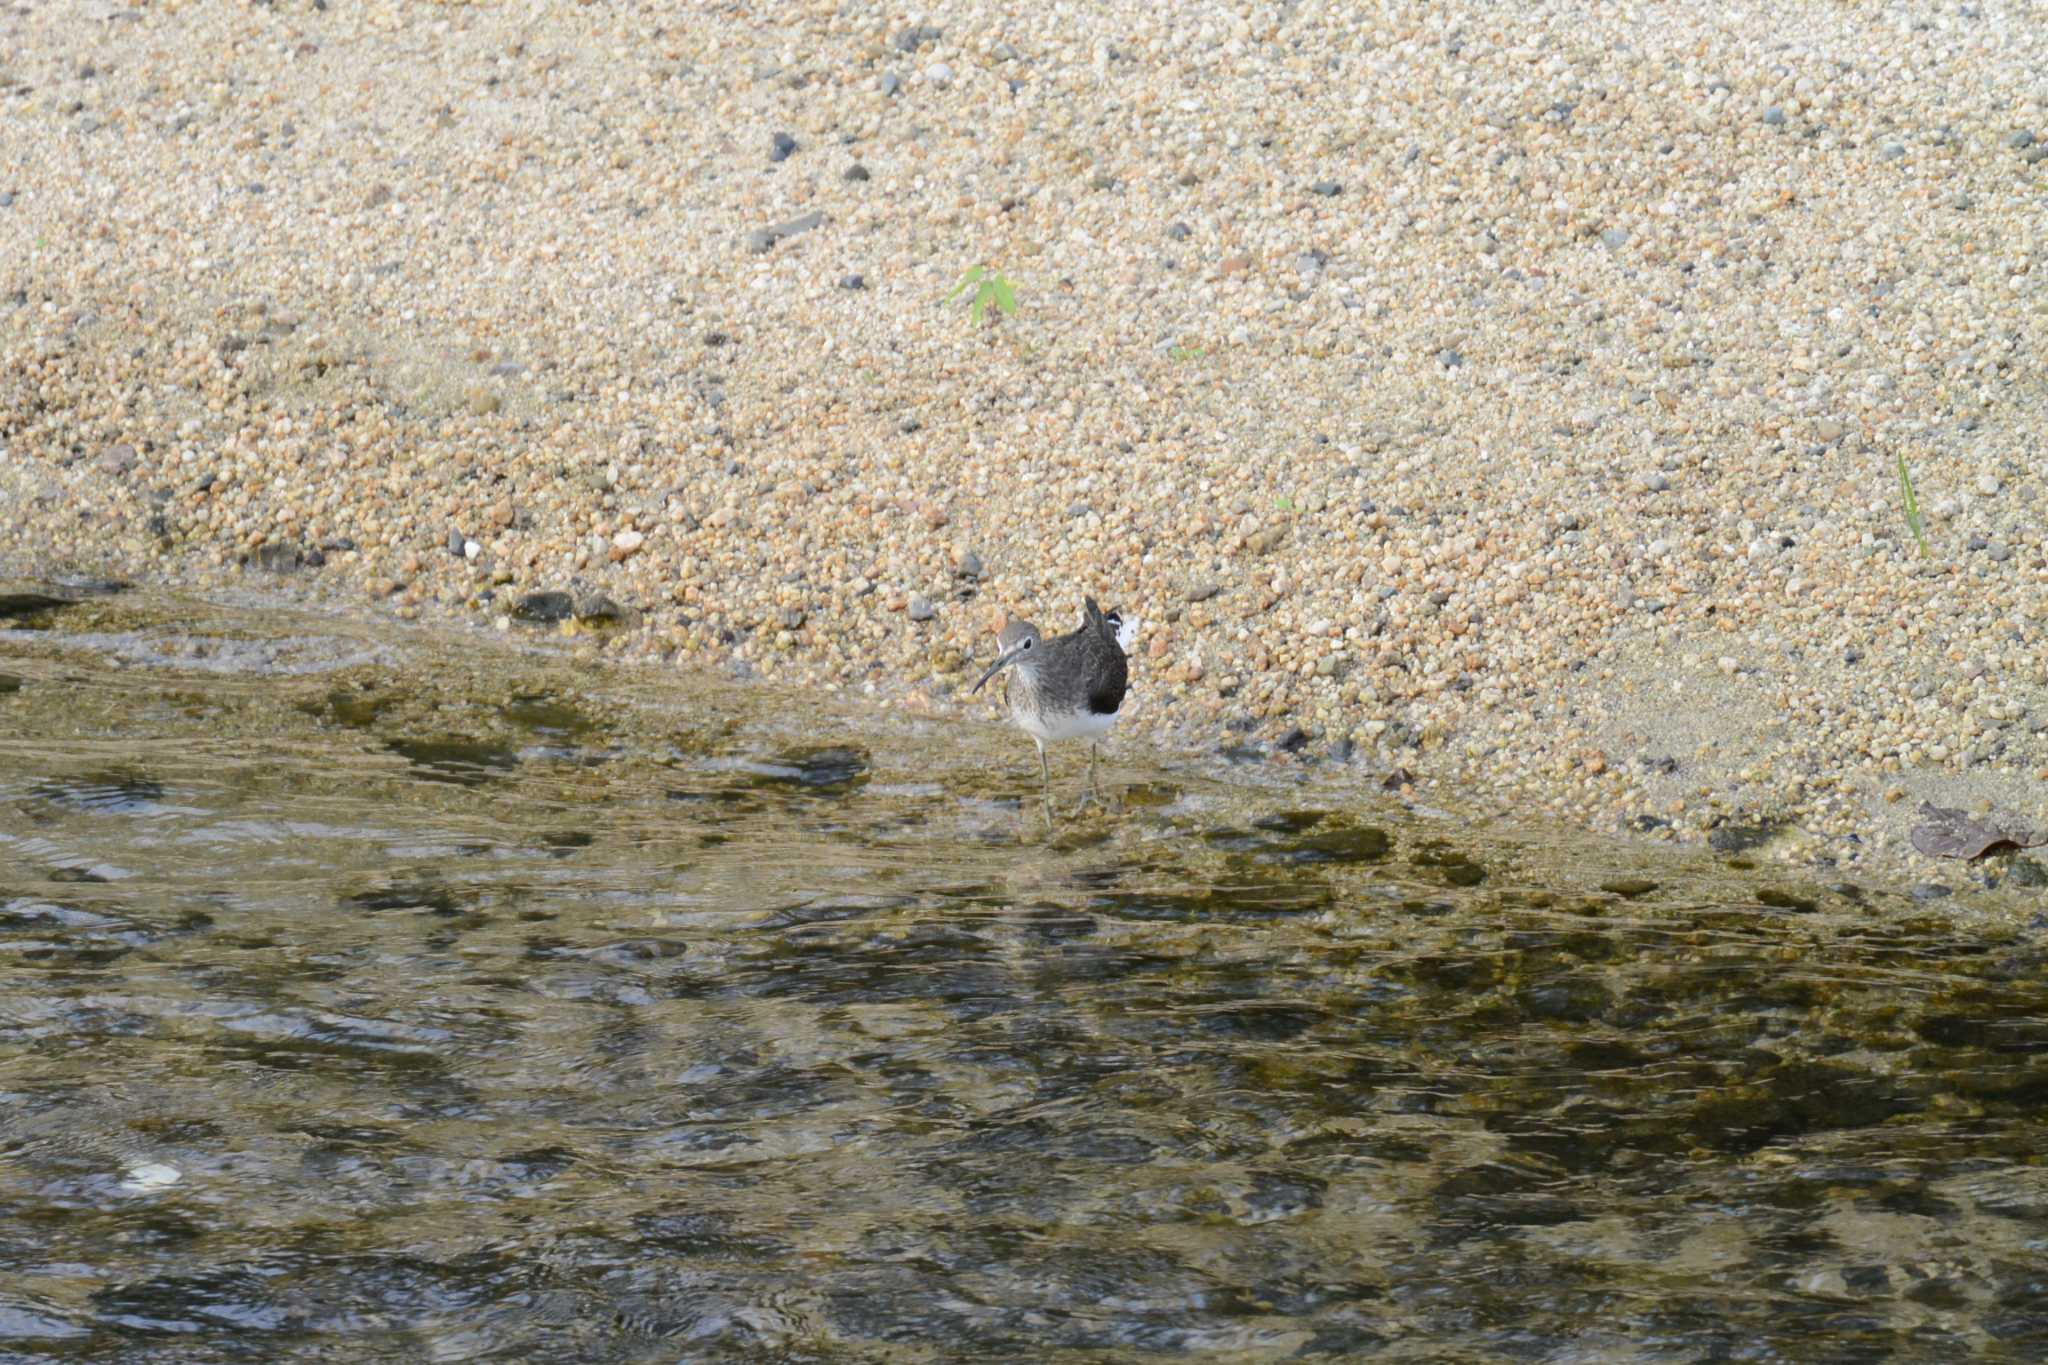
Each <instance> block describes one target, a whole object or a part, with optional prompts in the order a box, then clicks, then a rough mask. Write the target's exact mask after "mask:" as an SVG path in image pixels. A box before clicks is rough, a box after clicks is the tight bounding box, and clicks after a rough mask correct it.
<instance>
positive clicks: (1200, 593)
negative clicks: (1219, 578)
mask: <svg viewBox="0 0 2048 1365" xmlns="http://www.w3.org/2000/svg"><path fill="white" fill-rule="evenodd" d="M1222 591H1223V588H1222V586H1221V585H1220V584H1216V583H1197V584H1195V586H1193V587H1192V588H1189V589H1188V590H1187V592H1186V593H1185V594H1184V595H1185V596H1186V598H1187V599H1188V601H1190V602H1206V601H1208V600H1209V599H1210V598H1212V597H1214V596H1215V595H1216V594H1217V593H1219V592H1222Z"/></svg>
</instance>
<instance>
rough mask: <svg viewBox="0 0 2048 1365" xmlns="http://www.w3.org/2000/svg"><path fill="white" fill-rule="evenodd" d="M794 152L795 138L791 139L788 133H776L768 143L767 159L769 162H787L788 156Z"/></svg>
mask: <svg viewBox="0 0 2048 1365" xmlns="http://www.w3.org/2000/svg"><path fill="white" fill-rule="evenodd" d="M795 150H796V139H795V138H793V137H791V136H790V135H789V134H788V133H777V134H776V135H775V136H774V137H773V138H771V139H770V140H769V142H768V159H769V160H770V161H787V160H789V154H790V153H791V152H793V151H795Z"/></svg>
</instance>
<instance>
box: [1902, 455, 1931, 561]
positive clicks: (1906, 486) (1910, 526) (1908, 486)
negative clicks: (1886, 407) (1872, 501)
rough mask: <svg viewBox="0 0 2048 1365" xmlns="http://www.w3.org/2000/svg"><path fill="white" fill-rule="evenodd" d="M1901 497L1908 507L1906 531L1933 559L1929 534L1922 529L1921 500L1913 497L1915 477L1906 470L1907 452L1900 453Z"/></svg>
mask: <svg viewBox="0 0 2048 1365" xmlns="http://www.w3.org/2000/svg"><path fill="white" fill-rule="evenodd" d="M1898 454H1899V495H1900V498H1901V500H1902V501H1903V502H1904V503H1905V506H1906V529H1907V530H1909V531H1911V532H1912V533H1913V539H1915V540H1917V541H1919V542H1920V553H1921V554H1922V555H1923V556H1927V557H1929V558H1931V557H1932V556H1933V554H1934V551H1932V550H1930V549H1928V548H1927V533H1926V531H1925V530H1923V529H1922V527H1921V522H1920V499H1918V498H1917V497H1915V496H1913V475H1912V474H1911V472H1909V471H1908V470H1907V468H1906V452H1905V451H1903V450H1902V451H1900V452H1899V453H1898Z"/></svg>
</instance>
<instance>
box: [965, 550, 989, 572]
mask: <svg viewBox="0 0 2048 1365" xmlns="http://www.w3.org/2000/svg"><path fill="white" fill-rule="evenodd" d="M985 567H986V566H985V565H983V564H982V562H981V556H980V555H978V554H976V553H975V552H974V551H972V550H969V551H968V552H967V557H966V558H965V559H963V560H961V561H960V576H961V577H962V578H979V577H981V575H982V571H983V569H984V568H985Z"/></svg>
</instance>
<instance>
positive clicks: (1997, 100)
mask: <svg viewBox="0 0 2048 1365" xmlns="http://www.w3.org/2000/svg"><path fill="white" fill-rule="evenodd" d="M1020 9H1022V10H1027V11H1029V12H1028V13H1027V14H1025V15H1024V16H1023V17H1019V16H1018V15H1017V14H1014V13H1012V11H1015V10H1020ZM979 263H986V264H989V265H992V266H995V267H997V268H999V269H1000V270H1002V271H1003V272H1004V274H1005V275H1006V276H1007V277H1008V278H1010V279H1011V280H1013V281H1014V282H1015V284H1016V288H1017V292H1018V298H1019V304H1020V307H1019V310H1018V312H1017V314H1016V315H1015V316H1014V317H1007V318H1002V319H999V320H995V321H990V322H985V323H984V324H983V325H981V326H971V325H969V323H968V319H967V314H966V307H965V304H964V302H962V301H955V302H954V303H952V304H950V305H949V304H946V303H944V302H943V301H942V300H943V296H944V295H945V293H946V291H947V289H948V288H950V287H951V285H952V284H953V282H954V281H955V279H956V278H957V277H958V276H959V275H960V273H961V272H962V270H963V269H964V268H966V267H968V266H970V265H974V264H979ZM2044 282H2048V22H2044V11H2043V9H2042V8H2041V7H2040V6H2039V5H2025V4H2002V3H1998V2H1997V0H1984V2H1983V3H1971V4H1930V5H1918V4H1916V5H1894V4H1871V5H1862V4H1840V3H1816V2H1814V0H1808V2H1807V3H1796V4H1791V5H1785V4H1775V3H1774V4H1761V3H1756V4H1749V3H1742V4H1722V5H1711V6H1705V5H1702V6H1661V5H1659V6H1652V5H1592V6H1587V5H1578V4H1569V5H1568V4H1538V5H1534V6H1514V7H1503V6H1496V5H1490V4H1458V3H1453V4H1435V3H1431V4H1415V5H1409V6H1352V5H1311V4H1273V5H1239V6H1223V5H1209V4H1189V5H1177V6H1161V5H1156V4H1136V3H1125V2H1124V0H1112V2H1110V3H1089V4H1075V5H1069V6H1060V7H1053V6H1034V7H1019V6H1009V5H994V4H964V5H953V6H944V7H939V8H934V9H932V10H929V11H923V12H918V11H907V10H901V9H896V8H892V7H887V6H879V5H869V4H862V3H857V2H856V0H846V2H845V3H841V0H824V2H823V3H785V4H773V5H771V4H757V3H731V4H719V5H704V4H683V5H671V4H662V5H652V4H643V5H632V4H568V3H562V4H547V3H537V2H536V3H516V4H515V3H505V4H489V3H484V4H475V5H467V6H461V5H437V4H424V3H420V4H397V3H384V4H378V3H356V2H355V0H347V2H346V3H343V2H342V0H331V3H329V4H327V5H325V6H324V7H323V6H321V5H318V4H316V3H313V2H312V0H278V3H276V4H275V5H266V6H256V5H246V6H245V5H240V4H226V3H187V4H177V3H140V2H139V0H138V2H137V3H133V4H131V3H126V2H125V0H124V3H97V2H96V0H75V2H73V3H63V4H56V3H42V4H24V3H20V2H19V0H17V3H15V4H13V5H11V6H7V7H5V8H0V447H4V457H0V507H4V512H5V515H4V518H0V521H4V526H0V567H4V568H8V569H11V570H12V571H13V572H16V573H25V572H30V571H36V570H44V569H48V568H50V567H51V566H55V567H58V568H66V569H70V570H74V571H79V572H90V573H106V574H120V575H127V576H133V577H141V578H147V579H149V580H151V581H162V582H170V583H188V584H194V585H208V584H218V583H224V582H234V581H237V580H242V579H253V578H257V577H259V576H260V577H262V578H263V580H264V581H266V582H269V581H271V580H272V579H275V578H282V580H283V581H284V582H285V583H287V584H289V585H291V587H292V590H293V591H306V592H312V593H316V594H318V593H328V594H347V595H349V596H351V597H353V598H355V599H356V600H359V601H365V602H370V603H374V606H375V609H377V610H382V611H395V612H399V613H402V614H406V615H416V616H418V617H420V618H422V619H428V620H449V621H455V620H468V621H472V622H475V623H480V624H483V625H486V626H490V625H496V626H498V627H499V628H501V629H506V630H540V629H546V630H569V631H574V632H579V633H581V634H583V635H585V636H587V637H588V638H589V639H590V640H592V641H593V642H595V643H596V644H597V647H599V648H601V649H603V650H604V651H605V652H606V653H608V654H614V653H615V654H616V655H618V656H619V657H621V658H635V657H638V658H665V659H673V660H674V661H675V662H676V663H677V664H678V665H680V666H685V667H691V668H700V667H720V668H727V669H731V670H734V671H736V672H738V673H740V674H742V675H747V676H760V677H773V678H780V679H786V680H798V681H807V682H811V683H814V684H817V685H820V686H825V687H832V688H838V689H852V690H856V691H870V692H873V693H874V694H876V695H877V696H879V697H881V698H883V699H885V700H887V701H890V702H900V703H902V704H908V705H916V706H924V707H931V708H938V709H944V708H948V707H952V706H956V705H957V706H960V707H962V708H963V709H970V710H972V711H973V712H975V713H980V714H988V715H990V716H993V715H994V712H993V711H990V710H985V708H984V704H983V702H982V700H981V699H975V700H974V701H972V702H969V701H967V700H966V699H964V698H961V697H958V696H957V695H956V694H957V693H958V692H959V690H960V689H961V688H963V687H964V685H965V684H966V683H968V682H971V680H972V678H973V672H972V671H971V670H970V665H971V662H972V661H973V660H974V659H975V658H976V657H977V656H986V654H987V653H988V645H989V639H988V631H989V629H990V628H991V626H992V625H993V624H994V623H995V620H996V619H997V618H998V617H999V615H1000V613H1001V611H1002V610H1003V609H1005V608H1014V609H1017V610H1020V611H1023V612H1027V613H1029V614H1031V615H1033V616H1034V617H1035V618H1036V619H1038V620H1040V621H1042V622H1047V623H1058V624H1061V625H1064V624H1065V622H1066V620H1067V618H1068V617H1070V616H1073V615H1074V614H1075V613H1076V612H1077V611H1078V600H1079V596H1080V594H1081V592H1082V591H1083V590H1084V589H1085V590H1089V591H1092V592H1094V593H1095V594H1096V595H1097V596H1099V597H1101V598H1102V599H1103V601H1104V602H1105V604H1106V605H1107V604H1110V603H1116V604H1119V605H1121V606H1123V607H1124V608H1125V610H1126V611H1135V612H1137V613H1138V614H1140V615H1141V616H1142V617H1143V618H1144V619H1145V620H1146V622H1147V627H1146V633H1145V637H1144V641H1143V643H1142V645H1141V647H1140V650H1139V655H1140V657H1139V658H1138V660H1137V661H1136V667H1135V670H1134V672H1135V682H1136V687H1137V691H1136V693H1135V695H1134V703H1135V711H1134V714H1133V717H1132V724H1131V726H1130V727H1129V729H1130V730H1131V731H1132V732H1135V733H1136V734H1138V735H1139V736H1140V737H1143V738H1149V739H1150V740H1152V741H1153V742H1156V743H1159V744H1163V745H1169V746H1198V747H1213V746H1216V745H1219V744H1235V745H1244V744H1250V743H1260V744H1265V745H1268V746H1270V747H1271V748H1272V750H1273V755H1274V756H1273V758H1272V759H1271V761H1273V762H1281V763H1288V762H1311V761H1321V762H1329V761H1345V762H1351V763H1356V764H1358V765H1360V769H1361V772H1362V773H1364V772H1372V771H1378V770H1382V769H1385V768H1390V767H1395V766H1398V767H1402V768H1405V769H1408V770H1410V771H1412V772H1414V773H1417V774H1419V775H1421V777H1423V778H1424V779H1441V780H1443V781H1445V782H1448V783H1454V784H1456V785H1458V786H1459V787H1460V788H1461V789H1463V790H1464V791H1466V792H1468V793H1470V794H1472V795H1474V796H1476V798H1477V799H1479V800H1481V801H1484V802H1490V803H1494V804H1497V805H1499V806H1503V807H1516V808H1521V809H1527V810H1531V811H1537V812H1544V813H1552V814H1559V815H1564V816H1566V817H1568V818H1571V819H1574V820H1578V821H1582V822H1584V823H1586V824H1589V825H1591V826H1594V827H1597V828H1601V829H1622V830H1630V831H1635V832H1638V833H1643V834H1647V835H1650V836H1652V837H1665V838H1687V839H1694V838H1715V839H1721V840H1724V841H1725V842H1727V843H1728V844H1730V845H1731V846H1732V845H1734V844H1738V843H1742V842H1745V841H1748V840H1749V839H1751V838H1753V837H1755V833H1756V832H1758V831H1776V832H1777V833H1776V837H1775V839H1774V842H1773V843H1772V845H1771V847H1772V848H1773V849H1775V851H1776V852H1777V853H1778V854H1779V855H1781V856H1784V857H1787V858H1792V859H1796V860H1801V861H1808V862H1811V861H1813V860H1829V859H1832V860H1835V861H1836V862H1837V863H1843V864H1846V863H1855V862H1859V861H1867V860H1870V859H1872V858H1873V857H1882V858H1886V859H1889V858H1891V857H1892V856H1893V855H1895V854H1900V852H1901V850H1902V848H1903V844H1904V839H1905V834H1906V830H1907V828H1908V825H1909V824H1910V812H1911V810H1912V809H1913V808H1914V807H1915V806H1917V804H1918V803H1919V801H1920V800H1921V799H1923V798H1927V797H1932V798H1934V799H1937V800H1939V801H1941V802H1943V803H1945V804H1952V805H1954V804H1961V805H1965V806H1968V805H1972V804H1978V805H1981V804H1983V803H1987V802H1988V803H1996V804H1997V805H1999V806H2001V807H2005V808H2009V809H2011V810H2014V811H2016V812H2018V813H2019V814H2021V815H2023V816H2026V817H2028V818H2031V819H2034V820H2036V821H2040V822H2043V823H2048V801H2044V797H2043V793H2044V792H2048V787H2044V786H2043V779H2044V778H2048V657H2044V654H2043V650H2042V637H2043V629H2044V620H2043V616H2044V608H2048V543H2044V536H2043V526H2042V516H2043V512H2044V510H2048V502H2044V500H2043V496H2042V494H2043V489H2044V484H2048V473H2044V463H2043V456H2044V454H2048V386H2044V383H2043V377H2042V369H2041V364H2042V355H2043V342H2044V340H2048V297H2044ZM1902 457H1903V459H1904V461H1905V462H1906V464H1907V465H1908V467H1909V468H1910V470H1911V474H1912V477H1913V480H1914V482H1915V485H1916V487H1917V490H1918V496H1919V503H1920V506H1921V509H1922V511H1923V513H1924V516H1925V521H1926V525H1925V532H1926V540H1927V546H1928V550H1929V553H1926V554H1923V553H1922V552H1921V550H1920V548H1919V546H1918V545H1917V544H1916V542H1915V539H1914V537H1913V535H1912V533H1911V532H1910V531H1909V530H1908V528H1907V525H1906V522H1905V519H1904V517H1903V515H1902V511H1901V505H1900V504H1901V499H1900V480H1899V463H1900V460H1901V458H1902ZM540 593H566V594H568V598H567V600H566V603H565V602H564V600H563V599H560V598H553V597H544V598H540V599H537V600H532V595H533V594H540ZM528 600H532V606H531V607H530V611H529V614H538V615H542V616H553V615H556V614H558V612H559V611H560V610H561V609H562V608H563V607H564V606H565V605H566V607H567V609H568V610H569V611H570V613H571V615H570V617H569V619H568V620H566V621H553V622H547V623H543V624H538V625H536V624H528V623H526V622H523V621H521V620H518V619H516V617H517V615H518V613H517V612H515V610H514V609H515V607H516V606H517V605H518V604H519V603H521V602H522V601H528ZM607 602H608V603H610V604H612V605H613V606H615V607H616V608H617V610H616V611H609V610H604V609H603V604H604V603H607ZM594 609H596V610H597V612H598V615H599V616H601V617H606V618H609V619H607V620H593V619H585V620H583V621H581V622H578V621H577V620H576V619H575V613H576V612H578V611H580V612H582V613H583V614H584V615H585V616H586V618H587V617H589V615H590V613H591V612H592V611H593V610H594ZM600 627H604V628H603V629H600ZM1922 870H1923V871H1924V870H1925V869H1922ZM1944 873H1945V874H1947V875H1949V876H1950V878H1951V880H1953V879H1954V875H1955V869H1954V866H1953V865H1950V866H1949V867H1947V868H1945V869H1944Z"/></svg>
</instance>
